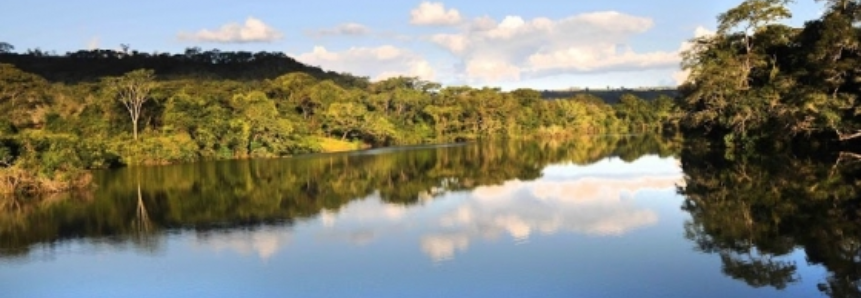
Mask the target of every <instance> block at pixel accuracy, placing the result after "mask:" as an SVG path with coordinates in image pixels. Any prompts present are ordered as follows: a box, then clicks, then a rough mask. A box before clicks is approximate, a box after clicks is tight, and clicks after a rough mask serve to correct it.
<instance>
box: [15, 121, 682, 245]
mask: <svg viewBox="0 0 861 298" xmlns="http://www.w3.org/2000/svg"><path fill="white" fill-rule="evenodd" d="M677 151H678V142H671V141H666V140H662V139H661V138H659V137H656V136H635V137H600V138H584V139H573V140H567V141H548V142H486V143H480V144H469V145H464V146H449V147H437V148H424V149H410V150H400V149H397V150H391V149H383V150H380V151H376V152H374V151H371V152H364V153H348V154H326V155H312V156H304V157H296V158H289V159H275V160H246V161H225V162H209V163H200V164H188V165H177V166H165V167H153V168H137V169H121V170H116V171H106V172H100V173H96V175H95V176H96V177H95V179H96V180H95V182H96V184H97V185H98V187H97V188H96V189H95V190H93V191H90V192H84V193H66V194H57V195H53V196H50V197H41V198H4V199H0V256H14V255H21V254H24V255H26V254H27V252H28V251H29V249H30V246H31V245H34V244H39V243H46V242H52V241H56V240H63V239H70V238H102V239H109V240H111V241H120V242H123V241H124V239H128V240H130V241H131V240H134V239H141V237H142V236H143V235H142V234H146V233H157V231H158V230H160V229H173V228H193V229H219V228H230V227H236V226H241V225H246V226H249V225H250V226H254V225H260V224H274V223H289V222H292V221H294V220H299V219H303V218H309V217H312V216H315V215H317V214H319V213H320V212H321V211H323V210H336V209H338V208H341V207H342V206H344V205H346V204H347V203H349V202H350V201H352V200H355V199H358V198H362V197H366V196H368V195H370V194H372V193H374V192H378V193H379V195H380V197H381V198H382V200H383V201H385V202H387V203H392V204H413V203H417V202H419V200H421V199H427V198H432V197H435V196H439V195H441V194H444V193H445V192H448V191H458V190H469V189H473V188H475V187H478V186H482V185H498V184H501V183H503V182H505V181H507V180H511V179H520V180H534V179H536V178H538V177H539V176H540V175H541V170H542V169H543V168H544V167H545V166H547V165H549V164H552V163H560V162H572V163H575V164H590V163H594V162H597V161H599V160H601V159H603V158H606V157H608V156H619V157H620V158H622V159H623V160H634V159H636V158H638V157H640V156H643V155H645V154H660V155H661V156H668V155H673V154H674V152H677ZM138 175H140V176H139V177H140V180H139V181H140V183H141V186H142V188H141V197H140V198H141V199H138ZM142 211H145V212H142ZM142 216H145V217H146V218H143V217H142ZM144 227H145V228H146V229H143V228H144ZM150 242H151V241H147V243H150ZM150 245H151V243H150Z"/></svg>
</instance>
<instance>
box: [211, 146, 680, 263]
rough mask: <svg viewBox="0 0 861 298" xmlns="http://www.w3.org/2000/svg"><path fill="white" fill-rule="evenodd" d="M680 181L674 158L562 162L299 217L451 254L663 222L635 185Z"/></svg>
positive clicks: (326, 231) (241, 237)
mask: <svg viewBox="0 0 861 298" xmlns="http://www.w3.org/2000/svg"><path fill="white" fill-rule="evenodd" d="M681 183H683V179H682V171H681V168H680V166H679V164H678V161H677V160H675V159H662V158H657V157H645V158H641V159H640V160H637V161H634V162H632V163H625V162H621V161H619V160H605V161H602V162H599V163H596V164H593V165H589V166H574V165H567V166H566V165H557V166H551V167H548V169H545V172H544V176H543V177H542V178H541V179H539V180H536V181H518V180H512V181H507V182H505V183H503V184H501V185H494V186H481V187H477V188H475V189H474V190H472V191H471V192H469V193H454V194H447V195H446V196H443V197H440V198H438V199H435V200H431V201H426V202H423V203H421V204H419V205H413V206H402V205H390V204H386V203H383V202H382V201H381V200H380V198H379V195H378V194H373V195H371V196H369V197H368V198H365V199H360V200H356V201H353V202H351V203H350V204H348V205H346V206H344V207H343V208H341V209H339V210H337V211H324V212H322V213H321V214H320V215H319V216H318V217H317V219H316V220H312V221H308V222H304V223H300V224H299V225H301V226H303V228H304V229H308V230H309V231H311V233H313V234H315V235H316V237H315V238H314V239H315V241H316V242H317V243H316V244H314V245H321V244H322V245H326V243H327V242H348V243H351V244H353V245H360V246H362V245H369V244H372V243H374V242H376V241H378V240H379V239H380V238H383V237H386V238H389V237H398V238H402V239H404V238H405V239H412V237H417V238H418V242H419V243H418V244H419V246H420V249H421V251H422V252H423V253H424V254H425V255H427V256H428V257H429V258H430V259H432V260H433V261H444V260H450V259H453V258H454V257H455V255H456V254H457V253H460V252H464V251H466V250H467V249H469V247H470V244H471V243H472V242H474V241H478V240H479V239H485V240H498V239H500V238H502V237H503V236H506V235H507V236H508V237H511V239H513V240H514V241H515V242H517V243H522V242H526V241H528V240H529V239H530V237H534V236H535V235H539V234H540V235H552V234H557V233H560V232H567V233H577V234H582V235H587V236H595V237H604V236H620V235H623V234H625V233H628V232H630V231H632V230H634V229H638V228H643V227H647V226H650V225H653V224H655V223H657V222H658V215H657V213H655V212H654V211H652V210H649V209H646V208H644V207H641V206H638V205H637V204H636V202H635V201H634V200H633V199H632V198H633V196H634V195H635V194H636V193H638V192H641V191H644V190H667V189H673V188H675V187H676V185H678V184H681ZM290 238H291V234H290V232H287V231H283V229H282V231H280V232H279V231H278V229H274V228H273V229H271V230H265V229H264V230H258V231H250V232H249V231H234V232H227V233H223V234H218V235H210V236H207V237H201V238H199V239H198V241H197V242H198V244H199V245H202V246H208V247H211V248H214V249H215V250H216V251H220V250H224V249H230V250H234V251H237V252H240V253H242V254H250V253H256V254H257V255H258V256H259V257H260V258H261V259H263V260H266V259H268V258H269V257H271V256H272V255H273V254H275V253H276V252H277V251H278V250H279V248H281V246H283V245H286V244H288V243H290Z"/></svg>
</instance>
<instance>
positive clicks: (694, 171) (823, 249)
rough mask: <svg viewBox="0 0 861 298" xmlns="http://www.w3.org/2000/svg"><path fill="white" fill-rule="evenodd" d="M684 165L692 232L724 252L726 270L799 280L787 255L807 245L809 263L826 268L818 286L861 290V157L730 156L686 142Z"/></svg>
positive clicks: (780, 282)
mask: <svg viewBox="0 0 861 298" xmlns="http://www.w3.org/2000/svg"><path fill="white" fill-rule="evenodd" d="M682 168H683V170H684V172H685V175H686V177H685V182H686V183H685V187H681V188H680V189H679V191H680V193H681V194H683V195H684V196H685V201H684V204H683V206H682V209H683V210H685V211H687V212H689V213H690V215H691V217H692V219H691V220H690V221H689V222H687V223H686V224H685V232H686V237H687V238H688V239H689V240H691V241H692V242H693V243H694V244H695V247H696V249H698V250H700V251H702V252H705V253H712V254H718V255H719V256H720V259H721V261H722V262H723V272H724V274H726V275H728V276H730V277H732V278H734V279H738V280H742V281H744V282H746V283H747V284H748V285H750V286H753V287H764V286H770V287H774V288H776V289H783V288H785V287H786V286H787V285H789V284H791V283H793V282H796V281H798V280H799V276H798V273H797V272H796V269H797V264H795V263H794V262H793V261H791V260H788V256H789V255H790V254H791V253H793V252H794V251H795V250H796V249H803V251H804V253H805V254H806V259H807V262H808V263H810V264H811V265H821V266H823V267H825V269H826V270H827V271H828V277H827V278H826V279H825V280H823V281H821V282H820V283H819V285H818V287H819V290H820V291H822V292H823V293H825V294H827V295H829V296H831V297H861V287H859V280H861V250H859V248H861V245H859V244H861V229H859V227H861V220H859V219H861V218H859V210H861V209H859V208H858V207H859V199H861V198H859V185H861V183H859V182H861V180H859V179H858V178H859V173H861V171H859V170H861V167H859V164H858V163H847V162H839V163H838V162H837V156H826V157H823V156H810V155H806V156H805V155H800V154H795V155H790V154H785V155H775V154H772V155H768V156H748V157H743V158H736V159H735V160H728V159H727V158H726V157H724V156H723V155H722V154H718V153H715V152H708V151H706V150H700V151H697V150H694V149H685V150H683V152H682Z"/></svg>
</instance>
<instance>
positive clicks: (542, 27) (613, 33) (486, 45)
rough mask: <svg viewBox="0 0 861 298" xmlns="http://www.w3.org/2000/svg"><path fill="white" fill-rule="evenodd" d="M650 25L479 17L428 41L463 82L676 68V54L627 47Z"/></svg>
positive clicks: (629, 18)
mask: <svg viewBox="0 0 861 298" xmlns="http://www.w3.org/2000/svg"><path fill="white" fill-rule="evenodd" d="M653 26H654V22H653V21H652V20H651V19H650V18H645V17H639V16H633V15H628V14H623V13H619V12H615V11H606V12H593V13H584V14H579V15H574V16H569V17H566V18H562V19H557V20H553V19H549V18H543V17H539V18H534V19H531V20H526V19H523V18H522V17H519V16H507V17H505V18H503V19H502V21H498V22H497V21H496V20H494V19H492V18H490V17H487V16H484V17H479V18H475V19H473V20H472V21H471V22H470V23H469V24H468V25H466V26H462V27H461V30H460V32H457V33H454V34H451V33H447V34H436V35H433V36H431V37H430V38H429V40H430V41H431V42H433V43H436V44H438V45H440V46H441V47H443V48H444V49H447V50H448V51H450V52H451V53H452V54H454V55H455V56H457V57H458V58H459V59H461V63H460V64H461V65H462V66H461V67H460V68H461V69H460V70H459V71H460V72H462V73H463V74H465V75H466V79H467V81H468V82H469V83H493V82H500V81H503V82H504V81H518V80H521V79H527V78H538V77H545V76H551V75H557V74H563V73H575V74H576V73H597V72H611V71H625V70H644V69H656V68H672V67H677V66H678V63H679V62H680V59H679V55H678V54H679V51H678V50H669V51H652V52H637V51H635V49H633V48H632V47H631V46H630V41H631V39H632V38H633V37H634V36H636V35H639V34H642V33H644V32H646V31H648V30H650V29H651V28H652V27H653Z"/></svg>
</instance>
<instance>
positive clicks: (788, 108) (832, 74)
mask: <svg viewBox="0 0 861 298" xmlns="http://www.w3.org/2000/svg"><path fill="white" fill-rule="evenodd" d="M788 2H790V1H789V0H746V1H744V2H743V3H742V4H740V5H739V6H737V7H735V8H733V9H731V10H729V11H727V12H725V13H723V14H721V15H720V16H719V17H718V21H719V24H718V31H717V33H716V34H714V35H710V36H704V37H701V38H698V39H696V40H694V41H693V42H692V43H693V46H692V48H691V49H690V50H689V51H688V52H687V53H686V54H685V57H684V63H683V64H684V67H685V68H686V69H687V70H689V71H690V77H689V78H688V81H687V82H686V83H685V84H684V85H683V86H681V87H680V89H681V90H680V91H681V93H682V97H683V100H682V101H681V103H680V107H681V108H682V110H683V111H684V112H685V115H686V117H685V119H684V120H685V121H684V123H685V124H686V126H687V127H688V128H690V129H692V130H697V131H705V132H707V133H709V134H710V135H711V136H712V137H713V138H716V139H723V140H725V143H726V145H728V146H730V147H737V146H739V145H741V146H749V145H751V144H755V143H757V142H758V141H761V140H771V141H775V140H776V141H785V140H787V139H791V138H793V137H796V136H816V137H820V138H821V137H825V138H828V139H836V140H840V141H846V140H850V139H853V138H856V137H859V136H861V121H859V117H858V113H859V111H861V109H859V108H861V105H859V104H861V103H859V101H858V100H857V99H858V95H859V93H861V89H859V88H861V60H859V59H861V47H859V45H861V30H859V27H858V24H859V23H858V21H859V20H861V1H854V0H828V1H822V2H825V3H824V5H826V8H825V10H824V13H823V14H822V16H821V17H820V18H819V19H815V20H811V21H808V22H806V23H805V24H804V26H803V27H801V28H793V27H790V26H786V25H781V24H779V23H778V21H780V20H782V19H785V18H787V17H789V16H791V12H790V11H789V10H788V8H787V3H788Z"/></svg>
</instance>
